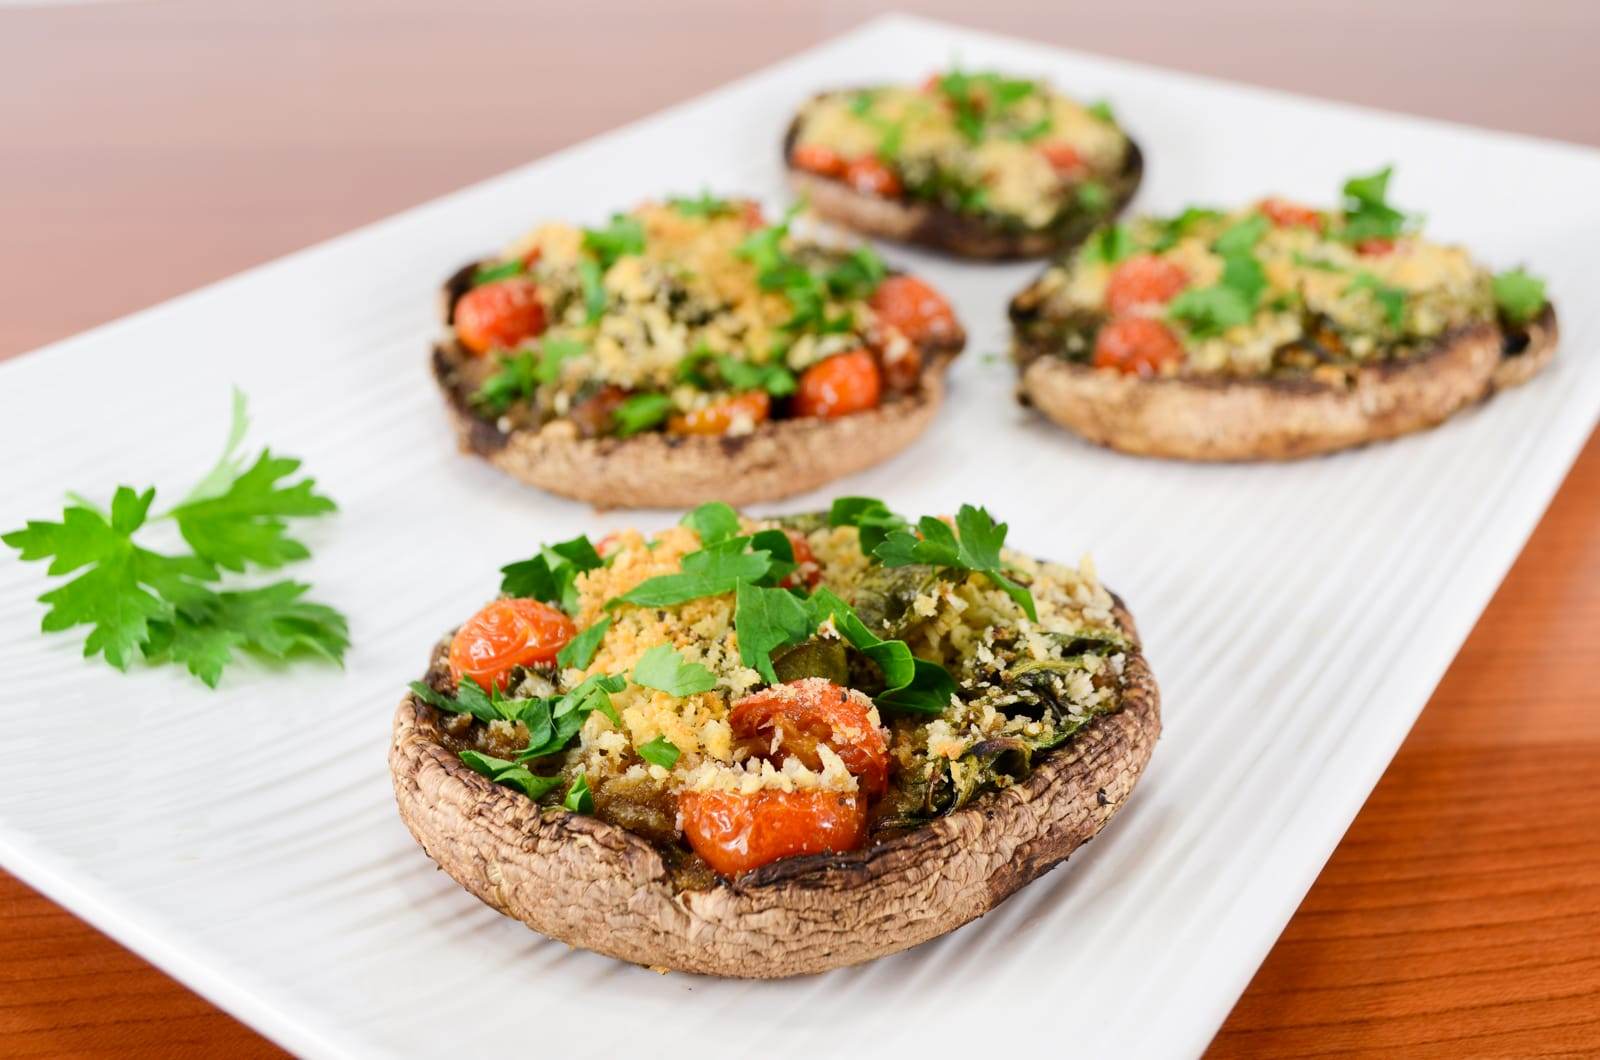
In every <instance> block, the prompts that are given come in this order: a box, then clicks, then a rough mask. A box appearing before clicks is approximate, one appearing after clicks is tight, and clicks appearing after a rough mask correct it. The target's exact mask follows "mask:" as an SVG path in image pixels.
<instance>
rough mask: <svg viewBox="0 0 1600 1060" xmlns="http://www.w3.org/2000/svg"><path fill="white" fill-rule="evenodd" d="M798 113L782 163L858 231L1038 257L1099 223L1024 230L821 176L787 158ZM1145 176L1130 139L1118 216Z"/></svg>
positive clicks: (967, 253) (1072, 242)
mask: <svg viewBox="0 0 1600 1060" xmlns="http://www.w3.org/2000/svg"><path fill="white" fill-rule="evenodd" d="M799 132H800V119H799V118H795V119H794V120H793V121H792V122H790V123H789V130H788V132H787V133H786V134H785V135H784V138H783V159H784V165H785V166H787V167H788V169H789V183H790V186H791V187H793V188H794V191H795V194H796V195H798V196H800V197H802V198H803V199H805V200H806V202H807V203H809V205H810V207H811V209H812V210H813V211H815V212H816V213H817V214H818V215H819V216H822V217H825V218H827V219H828V220H830V221H834V222H837V223H838V224H842V225H845V226H846V227H849V228H852V229H854V230H856V231H857V232H865V233H867V234H868V235H874V236H879V237H881V238H883V239H892V240H895V241H897V242H901V243H916V244H920V245H922V246H926V247H933V248H934V249H936V250H942V251H945V252H946V253H949V254H954V255H956V256H958V257H963V258H982V259H988V260H997V261H998V260H1008V259H1015V258H1039V257H1044V256H1046V255H1048V254H1056V253H1059V252H1062V251H1065V250H1069V249H1071V248H1072V247H1074V246H1076V245H1077V244H1078V243H1080V242H1082V241H1083V239H1084V237H1086V236H1087V235H1088V234H1089V233H1090V232H1091V231H1092V230H1093V229H1094V226H1095V222H1094V220H1093V219H1088V220H1085V221H1084V222H1082V223H1080V224H1071V225H1067V226H1064V227H1058V228H1051V229H1046V230H1021V229H1011V228H1005V227H1001V226H999V225H997V224H995V223H993V222H992V221H987V220H985V219H984V218H981V217H975V216H973V215H971V214H963V213H957V212H955V211H954V210H950V209H948V208H946V207H944V206H940V205H938V204H937V203H930V202H912V201H909V200H905V199H885V198H881V197H879V196H877V195H867V194H863V193H862V192H858V191H856V190H855V189H854V188H852V187H850V185H848V184H846V183H845V182H844V181H841V180H833V179H831V178H828V177H821V176H818V175H816V174H814V173H807V172H805V171H804V170H800V169H796V168H794V166H793V165H791V164H790V162H789V157H790V153H791V149H792V148H793V147H794V141H795V138H796V137H797V136H798V135H799ZM1143 176H1144V155H1143V153H1142V152H1141V151H1140V150H1139V145H1138V144H1136V143H1134V142H1133V141H1132V140H1129V141H1128V154H1127V158H1126V159H1125V161H1124V163H1123V168H1122V172H1120V173H1118V174H1117V176H1116V177H1115V178H1114V179H1112V180H1110V181H1108V182H1107V187H1106V190H1107V191H1108V192H1109V193H1110V195H1111V204H1112V205H1111V210H1110V213H1109V214H1108V215H1107V216H1115V215H1116V214H1117V213H1118V212H1120V211H1121V210H1122V208H1123V207H1124V206H1126V205H1127V204H1128V200H1130V199H1132V198H1133V194H1134V192H1136V191H1137V190H1138V189H1139V182H1140V180H1141V179H1143Z"/></svg>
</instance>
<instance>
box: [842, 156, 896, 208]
mask: <svg viewBox="0 0 1600 1060" xmlns="http://www.w3.org/2000/svg"><path fill="white" fill-rule="evenodd" d="M844 182H845V183H846V184H848V185H850V186H851V187H852V188H854V189H855V190H857V191H859V192H861V193H862V194H863V195H876V196H877V197H878V198H880V199H894V198H898V197H899V196H900V191H901V185H900V178H899V177H897V176H895V173H894V170H892V169H890V168H889V167H888V166H886V165H884V164H883V163H882V162H880V161H878V160H877V159H876V158H873V157H872V156H871V155H862V156H861V157H860V158H856V159H852V160H851V161H850V164H849V165H847V166H846V167H845V170H844Z"/></svg>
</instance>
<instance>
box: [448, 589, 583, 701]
mask: <svg viewBox="0 0 1600 1060" xmlns="http://www.w3.org/2000/svg"><path fill="white" fill-rule="evenodd" d="M577 631H578V630H577V626H576V625H575V624H574V623H573V621H572V619H570V618H568V617H567V615H566V614H565V613H563V612H561V611H558V610H556V609H555V608H553V607H551V606H549V605H548V604H543V603H540V602H539V601H538V600H522V599H508V600H496V601H494V602H493V603H490V604H488V605H487V606H485V607H484V608H483V609H482V610H480V611H479V612H478V613H477V614H475V615H473V616H472V617H471V618H469V619H467V621H465V622H463V623H462V624H461V628H460V629H458V630H456V633H455V636H454V637H452V638H451V640H450V654H449V661H450V677H451V678H452V679H453V680H454V681H455V682H456V683H457V684H458V685H459V684H460V683H461V681H462V679H463V678H467V677H470V678H472V680H473V681H475V682H476V683H477V684H479V685H481V686H482V687H484V688H496V689H500V690H502V691H503V690H504V689H505V687H506V684H507V683H508V682H509V681H510V678H511V671H512V670H513V669H515V668H516V667H518V666H533V665H535V664H538V663H548V662H553V661H554V660H555V657H556V653H557V652H559V651H560V650H561V649H562V648H564V647H566V645H567V642H568V641H570V640H571V639H572V638H573V636H574V635H576V633H577Z"/></svg>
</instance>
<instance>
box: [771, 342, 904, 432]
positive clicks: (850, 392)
mask: <svg viewBox="0 0 1600 1060" xmlns="http://www.w3.org/2000/svg"><path fill="white" fill-rule="evenodd" d="M882 394H883V378H882V376H881V374H880V373H879V371H878V362H877V361H876V360H874V359H873V357H872V354H870V353H868V352H867V351H866V350H850V351H849V352H848V353H839V354H835V355H834V356H832V357H829V358H828V359H827V360H825V361H818V362H817V363H816V364H814V365H812V366H811V367H810V368H807V369H806V370H805V372H804V373H802V374H801V376H800V382H799V385H798V386H797V387H796V388H795V394H794V400H793V404H792V408H793V409H794V414H795V415H796V416H816V417H820V418H822V419H834V418H835V417H838V416H848V415H850V414H851V413H853V412H865V411H866V410H867V409H874V408H877V407H878V400H879V398H880V397H881V396H882Z"/></svg>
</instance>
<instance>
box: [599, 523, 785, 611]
mask: <svg viewBox="0 0 1600 1060" xmlns="http://www.w3.org/2000/svg"><path fill="white" fill-rule="evenodd" d="M749 543H750V539H749V538H744V537H735V538H729V539H728V540H727V541H722V542H719V543H718V544H717V545H715V546H714V547H712V548H703V549H701V550H700V551H698V552H691V553H689V554H688V555H687V556H684V557H683V560H682V562H681V564H680V568H681V569H680V570H679V571H678V572H677V573H674V574H658V575H657V576H656V577H654V578H647V579H645V580H644V581H642V582H640V583H639V584H638V585H635V586H634V587H633V588H632V589H629V590H628V591H627V592H625V593H623V594H622V595H621V596H618V597H614V598H612V599H611V600H609V601H607V602H606V608H607V609H608V610H609V609H611V608H615V607H617V606H619V605H621V604H636V605H638V606H640V607H672V606H673V605H675V604H681V603H684V602H685V601H688V600H696V599H699V598H700V597H702V596H720V595H722V594H723V593H731V592H733V590H734V587H735V586H737V585H738V584H739V583H740V582H741V581H746V582H758V581H760V580H761V579H762V578H763V577H765V576H766V574H767V572H768V571H770V570H771V569H772V554H771V553H770V552H767V551H765V550H758V551H754V552H746V551H744V549H745V546H746V545H748V544H749Z"/></svg>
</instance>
